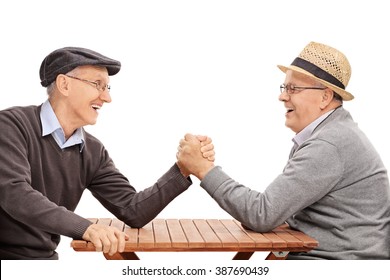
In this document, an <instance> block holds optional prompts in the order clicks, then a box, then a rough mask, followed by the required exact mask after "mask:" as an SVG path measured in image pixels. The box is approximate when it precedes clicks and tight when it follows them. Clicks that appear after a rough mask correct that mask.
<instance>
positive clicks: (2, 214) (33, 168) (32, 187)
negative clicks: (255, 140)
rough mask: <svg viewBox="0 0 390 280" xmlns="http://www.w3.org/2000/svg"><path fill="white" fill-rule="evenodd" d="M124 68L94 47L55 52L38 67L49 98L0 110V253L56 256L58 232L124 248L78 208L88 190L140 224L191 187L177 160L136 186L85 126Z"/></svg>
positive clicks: (112, 249) (118, 236) (120, 237)
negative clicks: (139, 188)
mask: <svg viewBox="0 0 390 280" xmlns="http://www.w3.org/2000/svg"><path fill="white" fill-rule="evenodd" d="M120 68H121V64H120V62H119V61H117V60H114V59H111V58H108V57H106V56H103V55H101V54H99V53H97V52H95V51H92V50H89V49H85V48H79V47H66V48H61V49H58V50H55V51H53V52H52V53H50V54H49V55H48V56H47V57H46V58H45V59H44V60H43V62H42V64H41V68H40V78H41V84H42V86H44V87H47V92H48V100H46V101H45V102H44V103H43V104H42V105H39V106H27V107H13V108H10V109H6V110H3V111H0V131H1V133H0V170H1V172H0V259H57V258H58V255H57V252H56V247H57V245H58V243H59V242H60V236H61V235H65V236H68V237H71V238H75V239H80V238H83V239H85V240H88V241H91V242H92V243H93V244H94V245H95V247H96V249H97V250H99V251H103V252H105V253H108V254H114V253H116V252H121V251H123V249H124V246H125V239H126V235H125V234H124V233H123V232H121V231H119V230H117V229H116V228H114V227H109V226H104V225H99V224H92V222H91V221H89V220H87V219H85V218H83V217H80V216H79V215H77V214H75V213H74V212H73V211H74V210H75V208H76V206H77V204H78V202H79V200H80V198H81V195H82V194H83V192H84V190H85V189H88V190H89V191H91V193H92V194H93V195H94V196H95V197H96V198H97V200H99V202H100V203H101V204H102V205H104V207H105V208H107V209H108V210H109V211H110V212H111V213H113V214H114V215H115V216H116V217H118V218H119V219H121V220H123V221H124V222H126V223H127V224H128V225H129V226H132V227H142V226H143V225H145V224H146V223H148V222H149V221H150V220H151V219H153V218H154V217H155V216H156V215H157V214H158V213H159V212H160V211H161V210H162V209H163V208H164V207H165V206H167V205H168V204H169V203H170V202H171V201H172V200H173V199H174V198H175V197H177V196H178V195H179V194H181V193H182V192H184V191H185V190H186V189H187V188H188V187H189V186H190V185H191V182H190V181H189V180H188V179H187V178H186V177H184V176H183V175H182V174H181V173H180V170H179V168H178V166H177V165H176V163H174V164H173V165H172V166H171V167H170V168H169V169H168V170H167V172H166V173H165V174H164V175H163V176H162V177H161V178H160V179H159V180H158V181H157V182H156V183H155V184H154V185H153V186H151V187H149V188H146V189H144V190H143V191H141V192H136V190H135V188H134V187H133V186H131V185H130V183H129V181H128V179H127V178H126V177H125V176H124V175H123V174H122V173H121V172H119V170H118V169H117V168H116V167H115V165H114V162H113V161H112V159H111V157H110V156H109V154H108V152H107V150H106V148H105V147H104V146H103V144H102V143H101V142H100V141H99V140H98V139H96V138H95V137H94V136H92V135H91V134H89V133H87V132H86V131H85V130H84V129H83V126H85V125H92V124H95V123H96V121H97V117H98V114H99V113H98V111H99V110H101V109H102V107H103V105H104V104H105V103H110V102H111V95H110V92H109V90H110V86H109V76H112V75H115V74H117V73H118V72H119V70H120ZM200 139H202V140H204V141H206V142H203V143H208V142H209V141H208V140H207V138H205V137H203V138H202V137H200ZM206 146H207V145H206ZM209 155H210V156H212V154H210V153H209ZM210 159H212V158H210Z"/></svg>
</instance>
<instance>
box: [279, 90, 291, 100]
mask: <svg viewBox="0 0 390 280" xmlns="http://www.w3.org/2000/svg"><path fill="white" fill-rule="evenodd" d="M289 99H290V95H289V94H288V93H287V91H283V92H282V93H281V94H279V101H282V102H284V101H287V100H289Z"/></svg>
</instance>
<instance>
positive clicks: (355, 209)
mask: <svg viewBox="0 0 390 280" xmlns="http://www.w3.org/2000/svg"><path fill="white" fill-rule="evenodd" d="M279 68H280V69H281V70H282V71H283V72H284V73H285V74H286V77H285V81H284V84H282V85H281V86H280V91H281V93H280V96H279V100H280V101H281V102H283V104H284V106H285V108H286V115H285V117H286V126H287V127H288V128H290V129H291V130H293V131H294V132H295V133H296V136H295V137H294V138H293V142H294V146H293V148H292V151H291V153H290V156H289V160H288V162H287V165H286V166H285V168H284V170H283V173H282V174H280V175H279V176H278V177H276V178H275V180H274V181H273V182H272V183H271V184H270V185H269V186H268V187H267V188H266V189H265V191H264V192H262V193H261V192H258V191H255V190H253V189H250V188H248V187H245V186H243V185H242V184H240V183H238V182H236V181H234V180H233V179H232V178H231V177H229V176H228V175H227V174H226V173H225V172H224V171H222V169H221V168H220V167H218V166H214V164H213V162H208V161H206V160H204V159H203V158H202V154H201V153H200V151H199V147H200V143H199V141H198V140H197V139H196V138H195V137H194V136H192V135H190V134H188V135H186V136H185V139H182V140H181V141H180V146H179V149H178V150H179V151H178V154H177V155H178V159H179V166H181V168H186V169H187V171H188V172H190V173H192V174H194V175H195V176H197V177H198V178H199V179H200V180H201V186H202V187H203V188H204V189H205V190H206V191H207V192H208V193H209V194H210V195H211V196H212V197H213V198H214V199H215V200H216V202H217V203H218V204H219V205H220V206H221V207H222V208H223V209H224V210H226V211H227V212H228V213H230V214H231V215H232V216H233V217H234V218H236V219H237V220H239V221H240V222H241V223H242V224H243V225H244V226H246V227H248V228H251V229H253V230H255V231H258V232H266V231H269V230H272V229H273V228H275V227H277V226H279V225H281V224H283V223H285V222H287V223H288V225H289V226H290V227H291V228H293V229H298V230H300V231H302V232H304V233H306V234H308V235H310V236H312V237H313V238H315V239H317V240H318V241H319V247H318V248H316V249H315V250H312V251H310V252H308V253H290V254H289V258H291V259H389V258H390V192H389V191H390V189H389V180H388V175H387V171H386V168H385V166H384V165H383V163H382V160H381V158H380V156H379V154H378V153H377V151H376V150H375V148H374V147H373V146H372V144H371V143H370V141H369V140H368V139H367V137H366V136H365V135H364V133H363V132H362V131H361V130H360V129H359V128H358V126H357V124H356V123H355V122H354V121H353V119H352V117H351V115H350V114H349V112H348V111H347V110H345V109H344V107H343V101H347V100H352V99H353V95H352V94H351V93H349V92H348V91H346V86H347V84H348V82H349V79H350V75H351V67H350V64H349V62H348V60H347V58H346V57H345V56H344V55H343V54H342V53H341V52H339V51H338V50H336V49H334V48H332V47H329V46H327V45H324V44H320V43H316V42H311V43H309V44H308V45H307V46H306V47H305V48H304V50H303V51H302V52H301V53H300V55H299V56H298V57H297V58H296V59H295V60H294V61H293V62H292V64H291V65H290V66H288V67H285V66H279ZM264 160H266V159H264ZM259 175H260V176H261V170H259Z"/></svg>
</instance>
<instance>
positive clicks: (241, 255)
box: [233, 252, 254, 260]
mask: <svg viewBox="0 0 390 280" xmlns="http://www.w3.org/2000/svg"><path fill="white" fill-rule="evenodd" d="M253 253H254V252H238V253H237V254H236V255H235V256H234V258H233V260H249V259H250V257H252V255H253Z"/></svg>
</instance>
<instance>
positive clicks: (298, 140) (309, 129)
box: [292, 109, 334, 146]
mask: <svg viewBox="0 0 390 280" xmlns="http://www.w3.org/2000/svg"><path fill="white" fill-rule="evenodd" d="M333 111H334V109H333V110H331V111H329V112H327V113H325V114H323V115H321V116H320V117H319V118H317V119H316V120H315V121H313V122H312V123H311V124H309V125H308V126H306V127H305V128H304V129H303V130H302V131H301V132H299V133H298V134H297V135H295V136H294V138H293V139H292V141H293V142H294V143H295V144H296V145H298V146H300V145H301V144H302V143H303V142H305V141H306V140H307V139H309V137H310V136H311V134H312V133H313V131H314V129H315V128H316V127H317V126H318V125H319V124H320V123H321V122H322V121H323V120H325V119H326V118H327V117H328V116H329V115H330V114H331V113H332V112H333Z"/></svg>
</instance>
